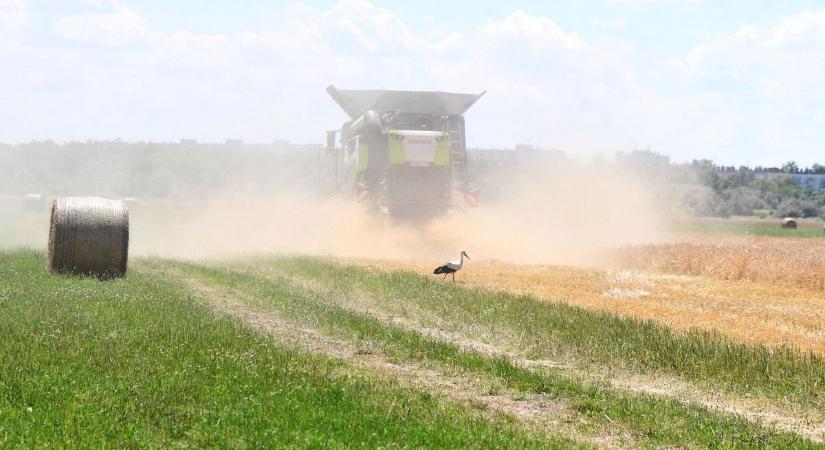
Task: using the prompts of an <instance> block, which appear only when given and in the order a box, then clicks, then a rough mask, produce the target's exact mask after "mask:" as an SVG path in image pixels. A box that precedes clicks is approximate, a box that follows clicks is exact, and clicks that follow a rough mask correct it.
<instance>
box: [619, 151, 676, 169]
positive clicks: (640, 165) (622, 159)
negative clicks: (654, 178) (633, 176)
mask: <svg viewBox="0 0 825 450" xmlns="http://www.w3.org/2000/svg"><path fill="white" fill-rule="evenodd" d="M616 164H617V165H620V166H624V167H627V168H632V169H637V170H659V169H667V168H668V167H670V156H667V155H661V154H659V153H656V152H652V151H650V150H633V151H632V152H630V153H625V152H616Z"/></svg>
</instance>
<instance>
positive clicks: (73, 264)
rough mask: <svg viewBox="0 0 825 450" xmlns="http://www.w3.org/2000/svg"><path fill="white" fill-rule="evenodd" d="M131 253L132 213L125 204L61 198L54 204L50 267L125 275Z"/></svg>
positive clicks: (50, 232) (81, 198) (63, 271)
mask: <svg viewBox="0 0 825 450" xmlns="http://www.w3.org/2000/svg"><path fill="white" fill-rule="evenodd" d="M128 254H129V211H128V210H127V209H126V206H125V205H124V203H123V202H122V201H119V200H108V199H104V198H97V197H67V198H59V199H57V200H55V201H54V203H53V204H52V215H51V226H50V227H49V259H48V267H49V270H51V271H53V272H61V273H74V274H83V275H97V276H100V277H103V278H111V277H117V276H123V275H124V274H125V273H126V261H127V258H128Z"/></svg>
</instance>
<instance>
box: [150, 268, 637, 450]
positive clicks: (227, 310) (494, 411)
mask: <svg viewBox="0 0 825 450" xmlns="http://www.w3.org/2000/svg"><path fill="white" fill-rule="evenodd" d="M150 270H151V271H154V270H156V268H154V267H153V268H152V269H150ZM166 274H168V275H172V276H174V277H175V278H177V279H178V280H179V281H181V282H182V283H184V284H185V285H186V286H187V287H188V288H189V289H190V290H191V291H192V292H193V293H195V294H196V295H197V296H198V298H199V299H201V301H203V302H204V303H206V304H207V305H209V306H210V307H211V308H213V309H214V310H215V311H216V312H218V313H220V314H223V315H227V316H229V317H233V318H235V319H238V320H240V321H242V322H243V323H246V324H248V325H249V326H251V327H252V328H253V329H255V330H257V331H259V332H261V333H264V334H267V335H270V336H272V337H273V338H275V339H276V340H278V341H279V343H282V344H286V345H289V346H292V347H294V348H296V349H299V350H301V351H305V352H309V353H315V354H320V355H324V356H328V357H333V358H339V359H346V360H348V361H349V362H350V363H352V364H354V365H355V366H356V367H357V368H359V369H361V370H366V371H368V372H370V373H378V374H380V375H383V376H390V377H392V378H394V379H397V380H399V381H401V382H402V383H403V384H406V385H408V386H412V387H415V388H418V389H421V390H423V391H425V392H428V393H429V394H430V395H433V396H435V397H443V398H445V399H447V400H449V401H457V402H461V403H464V404H467V405H470V406H471V407H472V408H474V409H475V410H477V411H479V413H480V414H482V415H486V417H488V418H493V416H494V415H502V414H503V415H506V416H509V417H512V418H514V419H516V420H518V421H519V422H521V423H522V424H523V425H525V426H527V427H530V428H532V429H534V430H538V431H542V432H546V431H547V430H548V429H551V430H554V432H556V433H559V432H561V434H563V435H565V436H567V437H569V438H572V439H574V440H576V441H579V442H583V443H587V444H590V445H596V446H598V447H600V448H636V447H637V443H635V442H633V440H632V437H631V436H630V435H629V434H628V433H625V434H622V435H616V434H614V433H610V432H608V431H607V430H601V432H600V433H598V434H593V433H587V432H584V431H583V429H585V428H587V427H584V426H582V425H583V423H582V422H581V420H577V418H576V413H575V412H574V411H572V410H570V408H569V406H568V405H567V404H565V402H563V401H560V400H559V399H556V398H553V396H550V395H546V394H540V393H530V394H524V393H518V392H514V391H511V390H505V389H502V390H501V392H492V391H491V388H490V386H489V382H488V381H486V380H484V379H483V378H478V377H472V376H469V375H467V374H458V373H455V372H452V373H449V374H448V375H447V374H445V373H444V371H443V370H436V369H434V368H427V367H423V366H422V365H419V364H412V363H409V362H408V363H401V364H399V363H395V362H392V361H390V360H389V359H387V358H385V357H382V356H380V355H377V354H375V353H373V352H372V351H370V350H367V349H365V348H363V346H359V345H356V344H355V343H353V342H351V341H347V340H344V339H339V338H335V337H332V336H330V335H328V334H325V333H323V332H321V331H320V330H318V329H315V328H311V327H308V326H305V325H299V324H297V323H295V322H294V321H290V320H287V319H285V318H283V317H281V316H279V315H277V314H275V313H273V312H272V311H267V312H264V311H260V310H257V309H253V308H250V307H249V306H247V302H248V297H249V296H248V295H247V294H245V293H243V292H240V291H239V290H237V289H233V288H227V287H221V288H218V287H215V286H213V285H210V284H207V283H205V282H204V281H203V280H202V279H199V278H196V277H194V276H191V275H190V274H185V273H183V272H181V271H171V272H170V271H167V272H166ZM244 298H246V299H247V301H244Z"/></svg>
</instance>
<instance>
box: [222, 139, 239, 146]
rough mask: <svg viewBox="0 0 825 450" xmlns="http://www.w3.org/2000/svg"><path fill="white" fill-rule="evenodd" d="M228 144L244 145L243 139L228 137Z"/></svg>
mask: <svg viewBox="0 0 825 450" xmlns="http://www.w3.org/2000/svg"><path fill="white" fill-rule="evenodd" d="M226 145H243V140H242V139H227V140H226Z"/></svg>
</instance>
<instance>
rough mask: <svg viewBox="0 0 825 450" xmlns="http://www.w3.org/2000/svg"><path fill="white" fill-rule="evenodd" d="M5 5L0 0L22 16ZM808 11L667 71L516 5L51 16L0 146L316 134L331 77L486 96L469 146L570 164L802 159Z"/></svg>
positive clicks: (818, 98)
mask: <svg viewBox="0 0 825 450" xmlns="http://www.w3.org/2000/svg"><path fill="white" fill-rule="evenodd" d="M10 1H11V0H0V5H4V4H12V3H13V4H14V5H15V9H14V10H15V11H21V10H22V11H23V12H24V13H25V12H26V9H25V4H23V3H22V2H20V1H19V0H15V1H13V2H10ZM21 5H22V9H21ZM0 11H6V9H3V8H2V7H0ZM823 17H825V13H823V12H807V13H801V14H799V15H796V16H793V17H789V18H787V19H784V20H782V21H779V22H777V23H776V24H773V25H762V26H742V27H740V28H739V29H738V30H736V31H735V32H732V33H730V34H722V35H717V36H714V37H712V38H709V39H707V40H706V41H704V42H702V43H700V44H698V45H696V46H695V48H694V49H693V50H691V51H690V52H689V53H688V54H686V55H684V56H683V57H682V58H679V59H678V60H676V62H675V63H674V64H673V66H672V67H668V66H666V65H664V64H663V63H662V62H660V61H656V60H652V59H650V58H647V59H645V58H644V57H640V55H638V54H637V53H635V52H632V51H631V50H629V49H627V48H626V44H624V43H617V42H611V41H610V40H600V41H592V40H588V39H586V38H585V37H583V36H582V35H580V34H578V33H575V32H573V31H571V30H569V29H565V28H564V27H562V26H561V25H559V24H558V23H557V22H555V21H554V20H552V19H551V18H548V17H542V16H535V15H531V14H528V13H526V12H524V11H521V10H516V11H514V12H513V13H511V14H508V15H507V16H505V17H501V18H498V19H495V20H491V21H489V22H487V23H484V24H479V25H478V26H477V27H476V28H475V29H470V30H465V31H463V32H462V33H459V32H457V31H453V30H439V31H438V32H436V33H429V32H427V31H422V30H421V29H419V28H418V27H415V26H413V25H411V24H409V23H407V22H405V21H404V20H402V19H401V18H400V17H399V16H397V15H396V14H394V13H393V12H392V11H391V10H389V9H386V8H381V7H378V6H376V5H374V4H373V3H370V2H368V1H366V0H342V1H340V2H338V3H337V4H335V5H334V6H332V7H330V8H327V9H322V10H316V9H313V8H310V7H307V6H301V5H292V6H289V7H286V8H284V9H283V10H282V19H281V21H280V22H279V23H278V24H277V25H275V26H273V27H271V28H264V29H252V30H246V31H243V32H238V33H231V34H216V33H212V34H210V33H193V32H190V31H186V30H177V31H160V30H158V29H157V28H156V27H154V26H153V24H152V23H151V22H150V21H149V20H147V19H146V18H145V17H142V16H140V15H139V14H137V13H136V12H135V11H134V10H131V9H129V8H127V7H126V6H124V5H122V4H121V3H118V2H105V1H104V2H103V3H102V4H101V5H99V6H97V7H96V9H94V10H93V11H92V12H91V13H86V14H75V15H70V16H66V17H62V18H60V19H58V20H57V21H55V23H54V30H55V32H56V33H57V35H58V36H59V37H60V38H61V39H62V40H59V41H58V42H56V43H52V44H50V45H49V46H48V47H47V46H34V45H33V44H29V47H26V50H25V51H20V52H19V53H16V54H15V56H14V57H13V58H12V59H8V58H7V61H10V63H9V65H10V66H11V67H9V69H10V70H6V71H2V72H0V82H2V83H3V85H4V86H9V89H7V90H5V93H0V102H6V103H4V104H3V106H4V107H3V108H0V123H8V124H11V125H13V126H9V127H4V128H3V129H2V130H0V141H3V140H28V139H31V138H42V137H53V138H57V139H86V138H89V137H92V138H94V137H115V136H120V137H123V138H125V139H172V140H174V139H177V138H179V137H181V136H194V137H199V138H201V139H221V138H224V137H226V136H237V137H242V138H245V139H247V140H255V139H263V140H268V139H270V138H272V137H286V138H292V139H295V140H298V141H320V140H321V139H322V134H323V130H325V129H328V128H330V127H335V126H336V125H338V124H340V122H342V121H343V120H344V116H343V114H342V113H341V112H340V111H338V110H337V107H336V106H335V105H334V104H333V103H332V102H331V101H330V99H329V98H327V95H326V93H325V92H324V88H325V87H326V85H328V84H330V83H333V84H336V85H338V86H339V87H344V88H347V87H349V88H388V89H425V90H452V91H460V92H480V91H481V90H487V91H488V92H489V93H488V94H487V96H486V97H485V98H484V99H482V100H481V101H480V102H479V104H478V105H477V106H475V107H474V108H473V109H472V110H471V111H470V113H469V116H468V127H469V139H470V141H471V143H472V144H480V145H510V146H512V145H513V144H515V143H518V142H525V141H526V142H533V143H540V144H542V145H544V146H548V147H559V148H564V149H566V150H568V151H570V152H571V153H574V154H591V153H594V152H608V153H609V152H612V151H614V150H626V149H629V148H632V147H634V146H648V145H650V146H651V148H653V149H654V150H659V151H664V152H671V153H674V154H675V156H676V157H677V158H686V157H708V156H710V157H716V158H718V159H720V160H722V161H723V162H724V161H726V160H725V158H726V157H732V158H736V156H731V155H735V154H736V152H739V153H738V154H739V155H740V156H739V158H741V155H742V153H743V152H749V154H748V156H750V154H753V155H755V156H754V157H753V158H749V160H750V161H757V160H759V161H761V162H769V161H772V155H771V152H772V151H774V152H775V149H776V148H778V146H780V145H782V146H784V147H782V148H783V150H785V149H786V148H791V149H799V151H805V149H812V148H815V147H816V146H817V145H821V142H822V141H823V140H825V136H823V132H822V128H823V127H822V125H821V121H822V111H821V105H822V104H825V98H823V95H825V92H823V89H822V88H821V86H823V85H825V80H824V79H823V74H824V73H825V67H823V64H825V55H823V53H822V52H823V46H824V45H823V36H825V32H823V30H825V28H823V20H825V19H823ZM18 29H20V28H19V27H18ZM5 105H14V106H15V108H16V109H15V108H8V107H5ZM44 105H48V107H46V106H44ZM18 109H19V110H20V111H18ZM817 111H819V112H817ZM25 117H28V118H36V119H34V120H25V119H23V118H25ZM818 143H819V144H818ZM789 156H790V155H789ZM793 157H794V158H795V159H797V160H800V161H804V160H805V158H804V157H800V156H793Z"/></svg>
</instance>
